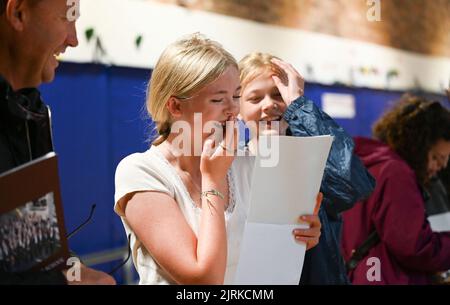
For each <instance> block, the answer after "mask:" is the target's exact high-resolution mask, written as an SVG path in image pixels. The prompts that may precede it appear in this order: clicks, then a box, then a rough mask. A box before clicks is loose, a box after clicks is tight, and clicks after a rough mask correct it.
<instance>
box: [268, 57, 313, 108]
mask: <svg viewBox="0 0 450 305" xmlns="http://www.w3.org/2000/svg"><path fill="white" fill-rule="evenodd" d="M272 63H274V64H275V65H277V66H278V67H280V69H282V70H283V71H284V72H285V73H286V76H287V79H281V78H280V77H279V76H276V75H274V76H272V78H273V81H274V82H275V85H276V86H277V88H278V90H279V91H280V94H281V97H282V98H283V100H284V102H285V103H286V105H287V106H288V107H289V105H290V104H292V102H293V101H295V100H296V99H298V98H299V97H301V96H303V94H304V90H305V80H304V78H303V76H302V75H301V74H300V73H299V72H298V71H297V70H295V68H294V67H293V66H292V65H291V64H288V63H286V62H284V61H281V60H279V59H276V58H274V59H272Z"/></svg>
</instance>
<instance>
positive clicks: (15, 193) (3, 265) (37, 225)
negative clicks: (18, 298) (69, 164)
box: [0, 153, 69, 272]
mask: <svg viewBox="0 0 450 305" xmlns="http://www.w3.org/2000/svg"><path fill="white" fill-rule="evenodd" d="M63 215H64V213H63V207H62V202H61V192H60V185H59V175H58V159H57V156H56V154H55V153H49V154H47V155H45V156H43V157H41V158H39V159H36V160H34V161H32V162H30V163H26V164H24V165H22V166H20V167H17V168H14V169H12V170H10V171H8V172H6V173H3V174H2V175H0V270H1V271H4V272H25V271H36V270H53V269H62V268H63V267H67V266H66V262H67V259H68V257H69V251H68V245H67V238H66V230H65V224H64V216H63Z"/></svg>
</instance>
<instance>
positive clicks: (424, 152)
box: [342, 95, 450, 285]
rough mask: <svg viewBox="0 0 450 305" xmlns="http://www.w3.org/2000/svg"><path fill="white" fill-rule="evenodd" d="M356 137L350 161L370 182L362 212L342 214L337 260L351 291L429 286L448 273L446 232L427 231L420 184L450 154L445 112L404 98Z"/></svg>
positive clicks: (442, 165) (448, 237)
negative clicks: (369, 132)
mask: <svg viewBox="0 0 450 305" xmlns="http://www.w3.org/2000/svg"><path fill="white" fill-rule="evenodd" d="M373 135H374V137H375V139H366V138H356V139H355V143H356V149H355V152H356V154H357V155H358V156H359V157H360V158H361V159H362V161H363V163H364V165H365V166H366V167H367V168H368V170H369V171H370V173H371V174H372V175H373V176H374V177H375V179H376V180H377V185H376V188H375V191H374V192H373V193H372V195H371V196H370V198H369V199H368V200H366V201H365V202H364V203H365V204H361V205H357V206H355V207H354V208H353V209H351V210H349V211H347V212H345V213H344V228H343V238H342V250H343V255H344V257H345V259H346V261H347V262H348V270H349V277H350V280H351V281H352V283H353V284H381V285H386V284H400V285H407V284H430V283H431V282H432V275H433V274H435V273H437V272H441V271H446V270H448V269H450V232H441V233H436V232H433V231H432V230H431V227H430V224H429V222H428V221H427V215H426V212H425V201H426V200H427V185H428V183H429V181H430V179H431V178H432V177H433V176H435V175H436V174H437V173H438V172H439V171H440V170H441V169H443V168H445V167H446V166H447V163H448V159H449V155H450V111H449V110H448V109H446V108H444V107H443V106H442V105H441V104H440V103H439V102H430V101H427V100H425V99H424V98H421V97H416V96H411V95H405V96H404V97H402V99H401V101H400V102H399V103H398V104H396V105H395V106H394V107H393V109H391V110H390V111H388V112H387V113H386V114H384V116H382V117H381V119H379V121H378V122H377V123H376V124H375V126H374V128H373Z"/></svg>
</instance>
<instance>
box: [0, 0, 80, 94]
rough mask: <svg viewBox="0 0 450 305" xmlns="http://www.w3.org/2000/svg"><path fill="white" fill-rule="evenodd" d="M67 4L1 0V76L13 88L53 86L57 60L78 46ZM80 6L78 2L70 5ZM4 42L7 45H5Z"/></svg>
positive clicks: (63, 1)
mask: <svg viewBox="0 0 450 305" xmlns="http://www.w3.org/2000/svg"><path fill="white" fill-rule="evenodd" d="M67 3H68V1H67V0H0V40H2V45H1V46H0V52H1V57H0V69H1V70H0V74H2V75H3V76H4V77H5V78H6V79H7V80H8V81H9V82H10V83H11V84H12V85H13V87H14V89H20V88H23V87H37V86H39V85H40V84H41V83H43V82H50V81H52V80H53V78H54V75H55V69H56V67H57V66H58V61H57V60H56V56H58V55H59V54H61V53H64V52H65V50H66V48H67V47H76V46H77V45H78V40H77V33H76V29H75V21H70V20H69V19H68V17H70V16H69V9H71V6H68V5H67ZM69 3H73V5H78V1H69ZM3 42H4V43H3Z"/></svg>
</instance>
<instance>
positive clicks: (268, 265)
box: [235, 136, 333, 285]
mask: <svg viewBox="0 0 450 305" xmlns="http://www.w3.org/2000/svg"><path fill="white" fill-rule="evenodd" d="M261 138H263V137H261ZM274 138H277V139H278V141H279V143H278V144H279V150H278V154H279V156H278V163H277V164H275V165H274V166H272V167H264V166H263V165H262V164H263V163H262V162H261V161H263V160H261V159H262V158H263V157H264V156H262V155H261V154H259V155H258V156H257V158H256V165H255V169H254V172H253V182H252V194H251V198H252V199H251V203H250V209H249V214H248V218H247V224H246V228H245V233H244V237H243V241H242V245H241V255H240V260H239V264H238V267H237V272H236V278H235V284H252V285H258V284H259V285H270V284H275V285H279V284H282V285H283V284H285V285H289V284H290V285H297V284H298V282H299V280H300V275H301V270H302V267H303V259H304V255H305V250H306V245H305V244H299V243H297V242H296V240H295V238H293V235H292V232H293V230H294V229H298V228H299V227H300V225H299V216H301V215H312V214H314V212H315V211H314V210H315V207H316V206H317V200H316V199H317V194H318V193H319V189H320V184H321V181H322V177H323V172H324V168H325V164H326V161H327V158H328V154H329V151H330V148H331V143H332V141H333V138H332V137H330V136H321V137H306V138H298V137H272V139H271V140H273V139H274ZM260 141H261V139H260ZM262 142H264V139H263V141H262ZM269 142H270V141H269ZM260 143H261V142H260ZM276 152H277V151H275V153H276ZM304 226H305V225H304ZM305 227H306V228H307V226H305Z"/></svg>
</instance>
